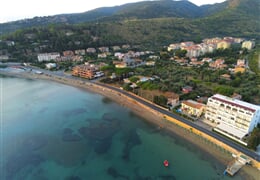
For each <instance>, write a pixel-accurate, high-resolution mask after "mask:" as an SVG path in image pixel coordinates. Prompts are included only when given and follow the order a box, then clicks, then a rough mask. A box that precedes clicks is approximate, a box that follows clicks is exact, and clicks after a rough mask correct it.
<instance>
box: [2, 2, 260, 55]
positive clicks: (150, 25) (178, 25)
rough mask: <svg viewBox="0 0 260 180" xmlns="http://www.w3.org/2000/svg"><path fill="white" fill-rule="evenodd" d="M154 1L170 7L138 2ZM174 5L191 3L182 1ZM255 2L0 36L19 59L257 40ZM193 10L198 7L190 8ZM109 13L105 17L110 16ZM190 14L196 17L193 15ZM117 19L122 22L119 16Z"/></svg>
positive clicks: (259, 33)
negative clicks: (98, 49)
mask: <svg viewBox="0 0 260 180" xmlns="http://www.w3.org/2000/svg"><path fill="white" fill-rule="evenodd" d="M159 2H160V3H162V4H163V3H172V1H169V0H164V1H149V2H140V3H144V4H145V3H147V4H151V5H152V4H153V3H159ZM174 3H177V2H174ZM178 3H183V4H186V5H188V4H191V3H190V2H187V1H182V2H178ZM259 3H260V2H259V0H229V1H226V2H224V3H220V4H215V5H210V6H208V7H207V8H206V7H205V6H201V7H200V8H205V9H209V8H212V12H213V11H215V13H214V14H212V15H210V16H204V15H203V17H197V18H188V17H187V18H183V17H178V18H176V17H159V18H155V17H154V18H150V19H146V18H144V17H143V18H137V17H131V15H128V16H125V17H124V19H120V20H115V19H117V18H118V17H119V16H117V15H114V20H112V19H110V20H106V21H105V20H104V21H98V22H96V21H95V23H93V22H87V23H81V24H74V25H71V24H69V23H60V24H59V23H58V24H56V23H55V24H53V23H52V24H46V25H44V26H40V27H30V28H27V29H24V30H21V29H20V30H18V31H16V32H15V33H10V34H7V35H4V36H2V38H1V39H2V40H3V41H4V40H9V41H14V42H15V43H16V46H15V47H12V48H15V49H13V50H11V49H10V47H8V48H9V49H10V50H11V51H12V52H16V53H17V55H19V56H20V55H21V54H23V52H27V51H28V52H34V51H37V52H53V51H59V52H60V51H63V50H67V49H72V50H73V49H80V48H86V47H98V46H112V45H122V44H126V43H128V44H131V45H138V46H142V47H144V48H151V47H153V48H161V47H162V46H164V45H168V44H169V43H173V42H180V41H185V40H192V41H195V42H200V41H201V40H202V39H203V38H208V37H216V36H220V37H223V36H233V37H244V38H248V39H251V38H253V39H256V40H257V42H258V39H257V38H258V37H260V20H259V16H258V11H259ZM136 4H138V3H133V4H127V5H125V6H118V7H117V10H116V12H113V13H114V14H115V13H123V12H125V13H123V14H131V13H130V12H131V11H134V8H133V9H132V10H131V9H130V7H134V6H136ZM191 5H192V6H195V5H193V4H191ZM126 6H130V7H129V8H125V9H127V10H128V11H127V12H126V10H124V8H123V7H126ZM141 7H143V8H144V7H145V6H140V7H136V8H141ZM195 8H199V7H197V6H195ZM108 9H109V8H108ZM108 9H107V13H111V11H110V10H108ZM145 9H147V8H145ZM220 9H222V10H220ZM130 10H131V11H130ZM148 10H149V8H148V9H147V11H148ZM96 11H97V10H96ZM139 11H141V10H139ZM141 12H143V11H141ZM164 13H166V12H164ZM192 13H195V11H193V12H192ZM203 13H205V14H207V11H206V10H204V11H203ZM144 15H145V14H144ZM67 16H69V15H67ZM136 16H137V15H136ZM140 16H141V15H140ZM120 17H121V18H122V17H123V16H120ZM127 17H128V18H127ZM130 17H131V18H130ZM107 18H108V17H107ZM111 18H112V16H111ZM2 48H7V47H2ZM0 49H1V47H0Z"/></svg>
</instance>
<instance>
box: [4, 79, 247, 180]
mask: <svg viewBox="0 0 260 180" xmlns="http://www.w3.org/2000/svg"><path fill="white" fill-rule="evenodd" d="M0 81H1V82H0V83H1V87H0V88H1V134H0V137H1V138H0V140H1V142H0V143H1V144H0V150H1V151H0V153H1V154H0V155H1V159H0V160H1V161H0V162H1V167H0V173H1V174H0V179H1V180H5V179H6V180H9V179H10V180H11V179H15V180H23V179H26V180H27V179H28V180H80V179H82V180H83V179H90V180H92V179H93V180H103V179H104V180H107V179H108V180H109V179H129V180H131V179H140V180H141V179H147V180H148V179H149V180H150V179H151V180H157V179H158V180H164V179H178V180H182V179H183V180H186V179H187V180H189V179H194V180H197V179H198V180H203V179H205V180H209V179H242V177H240V176H239V175H236V176H235V177H233V178H229V177H227V176H223V171H224V169H225V165H223V164H221V163H219V162H217V161H216V160H215V159H214V158H213V157H211V156H209V155H208V154H207V153H205V152H203V151H201V150H200V149H198V148H196V147H195V146H193V145H191V144H190V143H189V142H188V141H186V140H184V139H182V138H180V137H178V136H176V135H173V134H168V133H167V132H164V131H158V129H157V127H156V126H155V125H152V124H149V123H147V122H146V121H144V120H143V119H141V118H140V117H138V116H136V115H135V114H133V113H132V112H131V110H129V109H127V108H124V107H122V106H120V105H118V104H116V103H114V102H113V101H111V100H109V99H107V98H105V97H103V96H101V95H98V94H93V93H90V92H86V91H83V90H81V89H77V88H74V87H70V86H67V85H63V84H58V83H54V82H48V81H42V80H27V79H18V78H10V77H5V78H3V77H2V78H1V77H0ZM165 159H167V160H168V161H169V163H170V166H169V167H167V168H166V167H164V166H163V161H164V160H165Z"/></svg>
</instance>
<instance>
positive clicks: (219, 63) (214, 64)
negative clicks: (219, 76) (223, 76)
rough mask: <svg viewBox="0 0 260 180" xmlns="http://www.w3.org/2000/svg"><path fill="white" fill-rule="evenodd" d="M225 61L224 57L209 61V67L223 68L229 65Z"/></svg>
mask: <svg viewBox="0 0 260 180" xmlns="http://www.w3.org/2000/svg"><path fill="white" fill-rule="evenodd" d="M224 63H225V60H224V59H217V60H216V61H214V62H211V63H209V67H211V68H216V69H222V68H225V67H227V65H226V64H224Z"/></svg>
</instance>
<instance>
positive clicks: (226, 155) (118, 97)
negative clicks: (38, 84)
mask: <svg viewBox="0 0 260 180" xmlns="http://www.w3.org/2000/svg"><path fill="white" fill-rule="evenodd" d="M0 74H4V75H10V76H16V77H22V78H30V79H43V80H51V81H56V82H59V83H63V84H68V85H72V86H75V87H79V88H83V89H86V90H88V91H92V92H95V93H99V94H101V95H103V96H105V97H108V98H110V99H112V100H113V101H116V102H117V103H119V104H120V105H122V106H126V107H128V108H130V109H131V110H132V111H133V112H134V113H136V114H137V115H139V116H141V117H143V118H144V119H145V120H147V121H149V122H152V123H154V124H156V125H158V129H166V130H170V131H171V132H174V133H175V134H178V135H179V136H182V137H183V138H185V139H187V140H189V141H190V142H191V143H193V144H195V145H196V146H198V147H200V148H202V149H203V150H205V151H206V152H207V153H209V154H211V155H213V156H214V157H215V158H216V159H217V160H218V161H221V162H222V163H223V164H228V162H230V160H231V159H232V156H231V154H232V153H233V154H238V153H239V152H238V151H237V150H236V149H234V148H231V147H229V146H228V145H226V144H225V143H223V142H221V141H218V140H217V139H215V138H213V137H211V136H209V135H207V134H205V133H203V132H201V131H199V130H197V129H194V128H192V127H191V126H189V125H187V124H185V123H182V122H180V121H178V120H177V119H174V118H172V117H170V116H167V115H166V114H162V113H160V112H158V111H156V110H154V109H152V108H150V107H148V106H146V105H144V104H142V103H140V102H138V101H136V100H135V99H133V98H131V97H129V96H127V95H125V94H124V93H120V92H118V91H115V90H113V89H111V88H107V87H105V86H102V85H101V84H96V83H91V82H89V81H85V80H81V79H74V78H66V77H60V76H55V75H49V74H34V73H30V72H22V73H13V72H1V71H0ZM131 95H132V96H135V95H133V94H131ZM252 165H253V166H254V167H256V168H260V163H259V162H258V161H255V160H252ZM256 168H252V167H251V166H245V167H244V168H243V169H242V170H241V171H240V174H241V175H242V176H244V177H246V179H258V177H259V176H260V171H258V170H257V169H256Z"/></svg>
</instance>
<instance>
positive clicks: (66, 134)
mask: <svg viewBox="0 0 260 180" xmlns="http://www.w3.org/2000/svg"><path fill="white" fill-rule="evenodd" d="M62 140H63V141H68V142H70V141H80V140H81V137H80V136H79V135H78V134H75V133H74V132H73V130H72V129H70V128H65V129H64V130H63V134H62Z"/></svg>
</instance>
